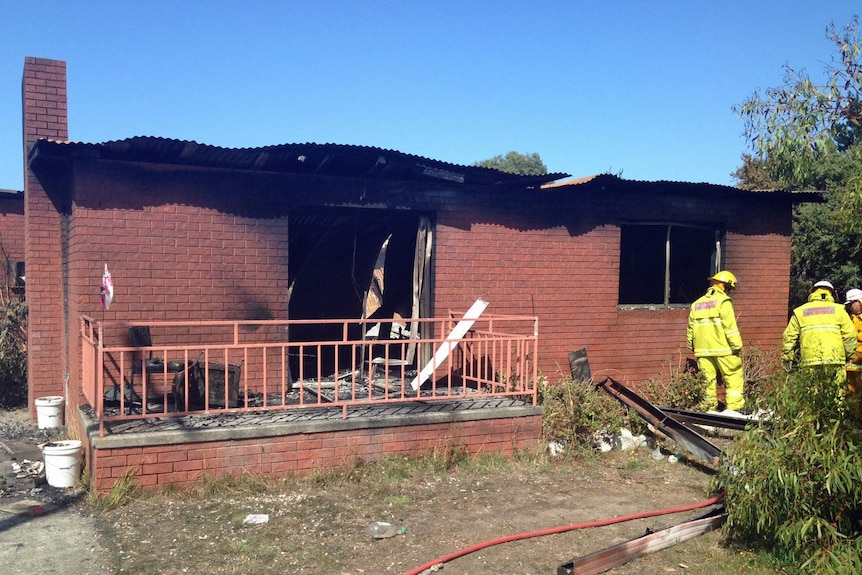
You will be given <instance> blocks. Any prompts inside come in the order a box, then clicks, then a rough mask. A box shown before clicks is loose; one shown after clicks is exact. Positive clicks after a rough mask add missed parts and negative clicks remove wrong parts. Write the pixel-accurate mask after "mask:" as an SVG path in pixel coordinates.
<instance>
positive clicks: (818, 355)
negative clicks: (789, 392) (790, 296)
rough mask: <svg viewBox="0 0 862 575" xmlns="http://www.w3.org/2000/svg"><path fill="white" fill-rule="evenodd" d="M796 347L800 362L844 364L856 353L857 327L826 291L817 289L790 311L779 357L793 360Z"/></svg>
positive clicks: (842, 307)
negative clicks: (805, 300)
mask: <svg viewBox="0 0 862 575" xmlns="http://www.w3.org/2000/svg"><path fill="white" fill-rule="evenodd" d="M797 347H798V348H799V363H800V364H801V365H838V364H843V363H844V362H846V361H847V360H848V359H850V358H852V357H853V355H854V354H855V352H856V328H854V327H853V322H852V321H850V316H849V315H847V311H846V310H845V309H844V306H843V305H841V304H837V303H835V301H834V300H833V299H832V296H831V295H830V294H829V293H828V292H825V291H823V290H816V291H815V292H814V293H812V294H811V295H810V296H808V302H806V303H804V304H802V305H801V306H799V307H797V308H796V309H794V310H793V314H792V315H791V316H790V322H789V323H788V324H787V327H786V328H785V329H784V337H783V342H782V354H781V357H782V359H784V360H786V361H790V360H792V359H793V355H794V350H795V349H796V348H797Z"/></svg>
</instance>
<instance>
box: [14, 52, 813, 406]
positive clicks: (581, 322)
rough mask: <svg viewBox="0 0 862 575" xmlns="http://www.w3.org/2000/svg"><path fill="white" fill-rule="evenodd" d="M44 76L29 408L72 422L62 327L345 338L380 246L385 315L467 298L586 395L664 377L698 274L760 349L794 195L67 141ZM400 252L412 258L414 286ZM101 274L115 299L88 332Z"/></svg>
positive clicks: (35, 68) (37, 130)
mask: <svg viewBox="0 0 862 575" xmlns="http://www.w3.org/2000/svg"><path fill="white" fill-rule="evenodd" d="M65 73H66V67H65V63H64V62H60V61H55V60H45V59H38V58H27V60H26V62H25V71H24V82H23V97H24V144H25V150H24V151H25V154H26V166H27V173H26V177H25V196H26V209H25V227H24V229H25V231H26V250H25V253H26V275H27V284H28V289H27V298H28V302H29V305H30V324H29V330H30V333H29V354H30V355H29V357H30V370H29V383H30V394H31V406H32V405H33V400H34V398H36V397H38V396H43V395H63V396H65V397H66V398H68V403H70V404H72V405H76V404H77V403H79V402H80V401H81V397H82V396H81V394H80V391H79V390H80V386H81V382H80V377H81V374H80V363H81V358H80V353H81V352H80V346H79V343H78V342H79V324H78V317H79V316H81V315H82V314H89V315H93V316H97V317H99V318H100V319H105V320H110V319H122V320H160V319H184V318H185V319H189V318H216V319H243V318H252V319H269V318H272V319H285V318H324V317H357V316H358V314H360V313H362V310H361V304H359V303H357V298H356V294H355V284H356V282H357V278H360V280H361V282H366V283H367V281H368V279H369V278H370V277H371V272H372V269H373V267H374V262H375V260H376V258H377V257H378V255H379V251H380V246H381V244H382V242H384V241H385V240H387V238H388V244H387V245H388V248H387V274H388V277H390V278H392V279H391V281H390V285H389V286H387V289H389V290H390V291H391V293H393V294H395V295H393V297H392V298H391V299H390V309H387V310H386V313H392V312H396V313H401V314H402V315H404V314H409V313H410V309H411V307H412V306H417V307H418V309H421V310H422V311H421V313H422V314H423V315H427V316H429V317H430V316H434V314H445V313H446V312H447V311H448V310H453V309H455V310H463V309H466V308H467V307H468V306H469V305H470V303H471V302H473V301H474V300H475V299H476V298H477V297H482V298H484V299H485V300H487V301H488V302H490V307H489V309H493V310H494V311H495V312H496V313H526V314H529V315H534V316H537V317H538V318H539V320H538V325H539V334H540V335H539V351H538V358H537V361H538V367H539V370H540V371H541V372H542V373H543V374H545V375H547V376H548V377H549V378H550V379H551V380H553V379H555V378H557V377H559V376H561V375H565V374H567V373H568V372H569V364H568V354H569V352H571V351H574V350H577V349H580V348H586V349H587V352H588V354H589V359H590V365H591V368H592V371H593V374H594V375H596V376H602V375H609V376H613V377H614V378H615V379H617V380H619V381H622V382H624V383H630V384H632V385H634V386H635V387H637V384H638V383H639V382H642V381H644V380H646V379H648V378H651V377H654V376H656V375H658V374H660V373H662V372H663V371H666V370H667V367H668V365H670V364H676V363H678V362H679V360H680V358H681V357H683V356H685V355H686V350H685V327H686V318H687V309H688V304H690V302H691V301H692V300H694V299H696V298H697V297H699V296H700V295H701V294H702V292H703V291H704V290H705V288H706V287H707V282H706V277H707V276H708V275H710V274H711V273H713V272H714V271H715V270H716V269H717V268H727V269H730V270H732V271H733V272H734V273H735V274H736V275H737V277H738V278H739V280H740V289H739V290H737V292H735V295H734V301H735V305H736V309H737V312H738V314H739V324H740V328H741V330H742V333H743V338H744V342H745V344H746V345H747V346H757V347H759V348H762V349H764V350H769V349H773V348H775V347H776V346H777V345H778V343H779V340H780V335H781V332H782V330H783V328H784V325H785V323H786V318H787V305H788V301H787V294H788V292H789V272H790V231H791V209H792V206H793V205H794V203H796V202H799V201H812V200H814V199H815V196H814V195H813V194H807V195H806V194H790V193H784V192H756V193H755V192H746V191H743V190H739V189H737V188H733V187H728V186H719V185H710V184H694V183H685V182H640V181H631V180H624V179H621V178H619V177H616V176H612V175H599V176H594V177H591V178H585V179H582V180H573V181H563V182H557V183H552V182H554V181H555V180H559V179H560V178H562V177H565V174H550V175H548V176H544V177H528V176H524V177H522V176H513V175H508V174H502V173H500V172H496V171H494V170H486V169H484V168H476V167H470V166H457V165H452V164H447V163H444V162H439V161H436V160H431V159H427V158H420V157H417V156H412V155H409V154H403V153H400V152H395V151H392V150H383V149H379V148H371V147H361V146H343V145H334V144H325V145H319V144H288V145H281V146H271V147H263V148H254V149H228V148H217V147H212V146H205V145H202V144H198V143H196V142H190V141H179V140H167V139H161V138H152V137H136V138H130V139H125V140H118V141H111V142H105V143H98V144H91V143H78V142H70V141H68V137H69V134H68V127H67V109H66V82H65ZM419 253H424V254H427V255H430V258H427V259H425V260H424V261H423V265H422V266H420V268H421V269H420V275H421V281H419V282H418V284H416V283H415V282H414V281H411V279H410V278H411V273H412V272H414V271H415V270H416V269H417V257H418V256H417V254H419ZM390 262H391V264H390ZM105 263H107V264H108V266H109V267H110V269H111V272H112V273H113V276H114V279H115V282H116V290H117V291H116V295H115V303H114V305H113V306H112V307H111V308H110V310H108V311H102V310H100V308H99V280H100V277H101V272H102V268H103V266H104V264H105ZM390 265H391V269H390ZM390 272H391V273H390ZM416 285H419V286H420V288H419V289H418V291H417V290H416V289H414V288H415V286H416ZM776 294H779V295H780V297H776Z"/></svg>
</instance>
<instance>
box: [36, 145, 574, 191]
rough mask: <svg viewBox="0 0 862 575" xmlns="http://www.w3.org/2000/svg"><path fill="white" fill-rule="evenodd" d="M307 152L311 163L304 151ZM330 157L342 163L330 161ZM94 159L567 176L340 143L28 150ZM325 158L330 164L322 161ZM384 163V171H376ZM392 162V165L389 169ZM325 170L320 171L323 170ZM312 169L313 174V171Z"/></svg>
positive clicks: (533, 182)
mask: <svg viewBox="0 0 862 575" xmlns="http://www.w3.org/2000/svg"><path fill="white" fill-rule="evenodd" d="M306 150H307V151H308V156H309V157H308V158H306V154H303V153H302V152H303V151H306ZM332 154H335V155H336V156H338V161H336V162H329V160H328V157H329V156H330V155H332ZM80 157H96V158H99V159H103V160H109V161H118V162H137V163H157V164H165V165H178V166H189V167H198V168H209V169H229V170H248V171H252V172H261V173H265V172H269V173H281V174H295V175H298V176H301V175H325V176H329V177H344V178H363V179H364V178H371V179H378V180H396V181H414V182H423V183H432V182H436V183H444V182H449V183H456V184H462V185H475V186H505V187H509V188H522V189H529V188H538V187H540V186H542V185H543V184H545V183H548V182H550V181H554V180H557V179H560V178H565V177H568V174H564V173H553V174H544V175H538V176H521V175H517V174H508V173H505V172H500V171H498V170H493V169H489V168H481V167H478V166H460V165H457V164H449V163H446V162H441V161H439V160H433V159H429V158H423V157H420V156H413V155H410V154H404V153H403V152H398V151H395V150H384V149H381V148H372V147H363V146H348V145H339V144H285V145H281V146H267V147H262V148H241V149H231V148H218V147H215V146H206V145H202V144H197V143H195V142H188V141H181V140H168V139H164V138H149V137H139V138H131V139H127V140H119V141H113V142H106V143H103V144H89V143H71V142H58V141H53V140H46V139H42V140H37V141H36V142H35V143H34V144H33V146H32V147H31V149H30V152H29V158H28V161H29V162H30V164H31V166H32V165H35V164H37V163H39V162H40V160H41V159H47V158H56V159H64V160H67V161H68V160H70V159H73V158H80ZM324 158H326V160H324ZM379 158H384V159H386V160H385V161H383V162H382V166H383V167H382V169H379V170H375V167H377V166H378V164H381V162H380V160H379ZM387 162H388V165H387ZM324 164H325V165H327V166H328V167H327V169H322V166H323V165H324ZM309 166H314V169H311V170H309Z"/></svg>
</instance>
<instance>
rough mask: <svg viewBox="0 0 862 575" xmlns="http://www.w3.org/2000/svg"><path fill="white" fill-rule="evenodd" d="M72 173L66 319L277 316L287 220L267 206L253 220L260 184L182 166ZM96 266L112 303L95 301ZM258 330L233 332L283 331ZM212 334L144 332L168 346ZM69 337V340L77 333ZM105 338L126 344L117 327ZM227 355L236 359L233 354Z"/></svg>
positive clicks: (89, 168) (261, 337)
mask: <svg viewBox="0 0 862 575" xmlns="http://www.w3.org/2000/svg"><path fill="white" fill-rule="evenodd" d="M75 172H76V173H75V179H76V190H75V206H74V216H73V217H72V220H71V224H70V226H69V248H70V253H71V254H72V255H71V261H70V265H69V293H70V298H69V308H70V313H71V315H72V317H75V318H77V317H79V315H80V314H85V315H90V316H92V317H94V318H96V319H98V320H104V321H190V320H191V321H204V320H239V319H286V318H287V303H288V284H287V277H288V276H287V253H288V250H287V242H288V231H287V217H286V216H278V215H277V213H278V211H277V210H276V209H275V208H273V209H271V210H264V211H265V212H266V213H269V214H273V215H271V217H259V215H258V209H259V208H260V207H261V203H265V202H268V201H270V200H268V199H267V198H266V193H267V192H266V190H264V191H262V192H259V193H252V192H251V191H250V190H249V189H248V188H247V187H244V184H246V185H247V183H248V182H247V181H241V180H237V179H236V178H235V177H234V178H232V177H230V176H227V175H225V174H211V173H201V172H197V171H186V170H182V169H180V170H173V169H167V168H166V169H164V170H129V169H128V168H125V169H120V168H118V167H117V166H115V165H111V164H92V165H89V164H81V165H77V166H76V168H75ZM282 211H283V210H282ZM252 212H254V213H252ZM105 264H107V265H108V269H109V270H110V271H111V275H112V277H113V280H114V303H113V305H112V306H111V308H110V309H109V310H107V311H104V310H102V309H101V305H100V300H99V285H100V282H101V278H102V272H103V269H104V266H105ZM76 328H77V326H74V329H76ZM268 329H269V328H261V329H258V330H257V331H256V332H255V333H248V334H242V337H243V338H244V341H250V340H254V341H269V342H278V341H281V340H282V339H284V338H286V333H271V332H270V331H268ZM273 329H274V328H273ZM214 332H215V330H211V331H207V330H198V331H196V332H195V335H193V336H190V335H188V334H183V335H178V334H174V335H171V334H170V333H167V332H153V333H152V338H153V344H154V345H157V346H158V345H177V344H179V343H189V342H192V343H193V342H194V340H193V338H194V337H198V338H203V337H205V336H206V335H207V334H208V333H214ZM218 334H219V335H218V339H217V341H222V342H224V343H230V334H229V333H227V332H225V330H224V329H222V330H220V331H218ZM70 336H71V337H76V336H77V332H72V333H70ZM279 338H281V339H279ZM180 339H181V340H182V342H180ZM210 341H212V340H210ZM106 342H107V344H108V345H111V346H113V345H119V346H123V345H127V334H126V331H125V330H122V331H117V332H113V333H110V332H109V333H108V334H106ZM75 353H76V354H77V353H78V350H77V349H75ZM75 359H76V361H77V359H78V356H77V355H76V357H75ZM217 359H218V360H219V361H221V358H217ZM229 359H230V362H231V363H238V362H239V361H240V359H241V358H240V357H239V356H236V357H231V358H229ZM78 372H79V370H76V372H75V374H74V377H75V379H76V380H77V378H78V377H79V373H78ZM249 377H252V375H251V374H249ZM270 384H272V382H270ZM79 388H80V386H76V389H79Z"/></svg>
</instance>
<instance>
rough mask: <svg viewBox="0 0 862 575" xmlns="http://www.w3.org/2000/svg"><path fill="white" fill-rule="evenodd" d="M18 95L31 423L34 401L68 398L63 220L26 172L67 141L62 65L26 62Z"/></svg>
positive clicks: (44, 61)
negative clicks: (46, 142)
mask: <svg viewBox="0 0 862 575" xmlns="http://www.w3.org/2000/svg"><path fill="white" fill-rule="evenodd" d="M22 91H23V94H22V99H23V103H24V106H23V115H24V118H23V127H24V158H25V172H24V174H25V177H24V194H25V209H24V234H25V237H26V246H25V266H26V270H27V271H26V274H27V301H28V305H29V309H30V317H29V324H28V327H29V329H28V337H27V353H28V360H29V366H30V367H29V369H28V375H27V380H28V388H29V399H30V402H29V403H30V410H31V415H33V416H34V417H35V406H34V400H35V398H37V397H40V396H45V395H63V396H67V394H66V390H65V386H64V374H65V373H67V372H68V358H67V357H66V349H67V348H66V345H65V342H64V339H63V332H64V330H63V327H62V326H63V322H64V315H63V309H62V301H63V296H64V294H63V289H62V283H61V278H62V273H61V225H60V224H61V217H60V215H59V213H58V210H57V208H56V207H55V205H54V204H53V203H52V201H51V199H50V198H49V197H48V195H47V194H46V192H45V189H44V187H43V184H42V182H40V181H39V180H38V179H37V178H36V177H35V176H34V175H33V173H32V172H31V171H30V169H29V167H28V166H26V158H27V151H28V150H29V148H30V146H31V145H32V144H33V142H35V141H36V140H37V139H39V138H51V139H57V140H65V139H67V138H68V120H67V108H66V63H65V62H61V61H57V60H46V59H42V58H29V57H28V58H26V59H25V62H24V79H23V83H22Z"/></svg>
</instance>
